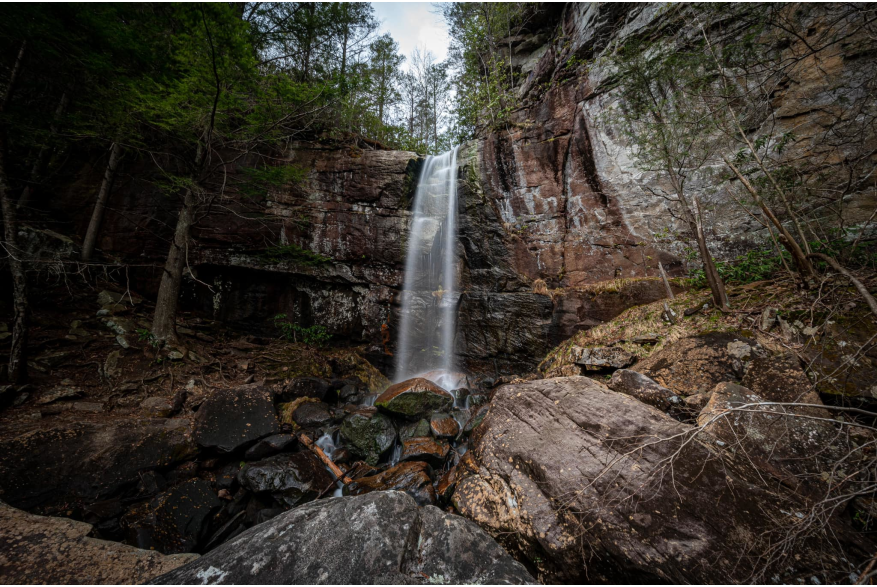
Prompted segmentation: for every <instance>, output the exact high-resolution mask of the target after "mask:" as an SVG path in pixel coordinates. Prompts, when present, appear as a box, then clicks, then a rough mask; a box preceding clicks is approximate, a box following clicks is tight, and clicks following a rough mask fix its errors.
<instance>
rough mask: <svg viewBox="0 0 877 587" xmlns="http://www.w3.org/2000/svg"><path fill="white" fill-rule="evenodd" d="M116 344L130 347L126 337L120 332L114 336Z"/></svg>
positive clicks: (124, 347)
mask: <svg viewBox="0 0 877 587" xmlns="http://www.w3.org/2000/svg"><path fill="white" fill-rule="evenodd" d="M116 344H118V345H119V346H120V347H122V348H123V349H129V348H131V345H130V344H129V343H128V339H127V338H125V337H124V336H122V335H121V334H120V335H119V336H117V337H116Z"/></svg>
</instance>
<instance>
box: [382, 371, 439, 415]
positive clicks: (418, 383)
mask: <svg viewBox="0 0 877 587" xmlns="http://www.w3.org/2000/svg"><path fill="white" fill-rule="evenodd" d="M375 405H376V406H377V407H378V408H380V409H382V410H384V411H387V412H389V413H391V414H395V415H397V416H403V417H406V418H411V419H416V418H423V417H426V416H429V415H430V414H431V413H432V412H436V411H442V410H449V409H450V408H451V407H452V406H453V405H454V396H453V395H451V394H450V393H448V392H447V391H445V390H444V389H442V388H441V387H439V386H438V385H436V384H435V383H433V382H432V381H429V380H428V379H423V378H419V377H415V378H414V379H408V380H407V381H402V382H401V383H397V384H395V385H391V386H390V387H388V388H387V389H386V390H385V391H384V393H382V394H381V395H379V396H378V398H377V399H376V400H375Z"/></svg>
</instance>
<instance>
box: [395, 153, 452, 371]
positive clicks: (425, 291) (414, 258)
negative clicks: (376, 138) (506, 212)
mask: <svg viewBox="0 0 877 587" xmlns="http://www.w3.org/2000/svg"><path fill="white" fill-rule="evenodd" d="M456 251H457V147H454V149H453V150H451V151H448V152H447V153H443V154H441V155H436V156H431V157H428V158H427V159H426V161H425V163H424V166H423V171H422V172H421V175H420V182H419V183H418V185H417V191H416V193H415V194H414V219H413V220H412V223H411V233H410V236H409V238H408V253H407V258H406V260H405V286H404V289H403V290H402V294H401V303H402V312H401V324H400V330H399V346H398V350H397V359H396V381H402V380H405V379H408V378H410V377H415V376H417V375H421V374H423V373H426V372H428V371H439V372H442V373H446V374H450V373H451V372H453V371H454V368H455V364H454V335H455V332H456V326H457V325H456V321H457V320H456V318H457V302H458V301H459V298H460V294H459V292H457V273H456V272H457V258H456ZM438 378H440V377H430V379H433V380H436V379H438ZM436 383H439V384H440V385H441V383H442V382H441V381H436Z"/></svg>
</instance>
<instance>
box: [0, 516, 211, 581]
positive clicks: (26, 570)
mask: <svg viewBox="0 0 877 587" xmlns="http://www.w3.org/2000/svg"><path fill="white" fill-rule="evenodd" d="M91 532H92V526H91V524H86V523H85V522H78V521H75V520H71V519H69V518H51V517H47V516H35V515H33V514H29V513H27V512H23V511H21V510H18V509H15V508H13V507H10V506H8V505H6V504H4V503H2V502H0V583H2V584H4V585H15V584H37V583H43V584H56V585H72V584H82V585H88V584H95V585H102V584H110V585H113V584H115V585H124V584H140V583H145V582H146V581H149V580H150V579H152V578H153V577H157V576H158V575H161V574H163V573H167V572H168V571H170V570H172V569H175V568H176V567H179V566H182V565H184V564H186V563H188V562H191V561H193V560H195V559H197V558H198V555H197V554H177V555H170V556H167V555H163V554H161V553H159V552H156V551H154V550H141V549H139V548H135V547H133V546H128V545H126V544H120V543H118V542H109V541H107V540H98V539H96V538H90V537H89V536H88V535H89V534H90V533H91Z"/></svg>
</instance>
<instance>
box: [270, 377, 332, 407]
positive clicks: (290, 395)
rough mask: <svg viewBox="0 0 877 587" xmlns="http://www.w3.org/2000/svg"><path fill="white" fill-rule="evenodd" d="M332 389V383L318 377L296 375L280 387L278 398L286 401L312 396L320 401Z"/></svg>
mask: <svg viewBox="0 0 877 587" xmlns="http://www.w3.org/2000/svg"><path fill="white" fill-rule="evenodd" d="M331 389H332V385H331V384H330V383H329V382H328V381H326V380H325V379H320V378H319V377H296V378H295V379H293V380H292V381H290V382H289V383H287V384H286V385H284V386H283V387H282V388H281V389H280V393H279V395H280V399H281V400H282V401H285V402H288V401H292V400H294V399H297V398H300V397H312V398H315V399H318V400H320V401H324V400H325V399H326V395H327V394H328V393H329V391H330V390H331Z"/></svg>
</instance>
